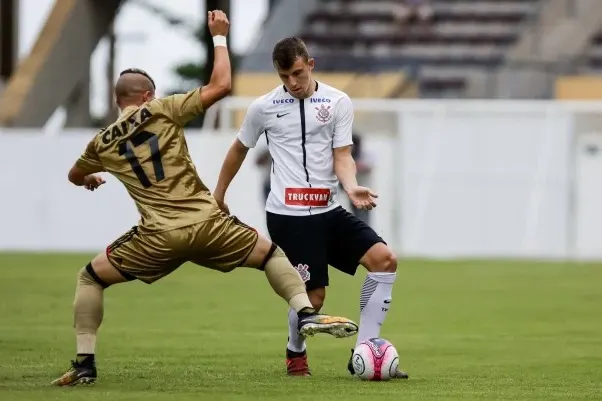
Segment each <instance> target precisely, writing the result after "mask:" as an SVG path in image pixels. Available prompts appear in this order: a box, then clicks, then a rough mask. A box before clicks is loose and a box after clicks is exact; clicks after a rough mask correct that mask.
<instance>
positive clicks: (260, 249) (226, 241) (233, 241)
mask: <svg viewBox="0 0 602 401" xmlns="http://www.w3.org/2000/svg"><path fill="white" fill-rule="evenodd" d="M191 229H192V230H193V232H192V233H191V234H192V243H191V247H190V250H189V260H190V261H191V262H193V263H196V264H198V265H200V266H203V267H207V268H209V269H214V270H219V271H221V272H224V273H227V272H230V271H232V270H234V269H235V268H237V267H242V266H249V267H259V266H260V264H261V262H262V261H263V258H265V255H267V254H268V252H269V249H270V246H271V242H269V241H268V240H266V239H265V238H263V241H259V234H258V233H257V230H255V229H254V228H253V227H251V226H249V225H247V224H245V223H243V222H242V221H240V220H239V219H238V218H237V217H235V216H229V215H227V214H225V213H222V212H218V211H216V213H215V214H214V215H213V216H211V218H210V219H208V220H207V221H205V222H203V223H200V224H198V225H195V226H193V227H191ZM262 257H263V258H262ZM260 259H261V261H260Z"/></svg>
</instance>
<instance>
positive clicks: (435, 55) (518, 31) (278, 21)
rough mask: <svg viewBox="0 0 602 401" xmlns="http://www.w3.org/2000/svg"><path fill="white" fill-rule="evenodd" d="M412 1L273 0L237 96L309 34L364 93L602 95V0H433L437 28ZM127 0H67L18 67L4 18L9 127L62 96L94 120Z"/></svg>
mask: <svg viewBox="0 0 602 401" xmlns="http://www.w3.org/2000/svg"><path fill="white" fill-rule="evenodd" d="M404 1H405V0H303V1H299V0H274V1H271V2H270V4H271V9H270V12H269V15H268V16H267V18H266V20H265V22H264V24H263V26H262V27H261V30H260V31H259V32H258V33H257V35H256V37H257V38H256V40H255V41H254V43H255V46H254V47H253V48H251V49H249V51H248V52H247V54H246V55H244V57H243V60H242V61H241V64H240V65H239V67H238V71H237V76H236V77H235V85H234V90H235V91H234V95H235V96H244V97H247V96H251V97H254V96H258V95H261V94H263V93H265V92H267V91H269V90H270V89H271V88H273V87H274V86H275V85H278V83H279V81H278V77H277V76H276V75H275V74H274V73H273V67H272V65H271V50H272V47H273V45H274V43H275V42H276V41H277V40H278V39H280V38H282V37H286V36H292V35H298V36H301V37H303V38H304V39H305V40H306V42H307V44H308V46H309V49H310V52H311V54H312V55H313V56H314V57H315V58H316V62H317V65H316V71H317V72H318V74H317V78H318V79H320V80H323V81H324V82H326V83H329V84H332V85H334V86H336V87H339V88H341V89H342V90H345V91H347V92H348V93H349V94H350V95H351V96H352V97H354V98H505V99H549V98H554V97H560V98H567V99H599V98H600V90H598V89H597V88H598V80H597V78H595V76H596V75H599V74H600V73H601V72H602V7H600V1H599V0H579V1H575V0H430V1H428V0H425V2H426V3H427V4H429V5H430V7H431V9H432V11H433V16H432V19H430V20H429V23H428V24H427V25H426V26H425V24H423V23H421V21H419V20H416V18H410V19H409V20H405V21H403V22H402V21H400V20H399V19H398V18H397V17H396V16H397V12H396V7H398V6H399V4H402V3H403V2H404ZM125 2H126V0H103V1H100V0H79V1H76V0H57V1H56V2H55V4H54V8H53V9H52V12H51V13H50V15H49V17H48V19H47V21H46V22H45V25H44V27H43V29H42V31H41V33H40V35H39V37H38V39H37V41H36V42H35V45H34V46H33V49H32V51H31V53H30V54H29V55H27V56H26V57H25V58H24V59H23V60H22V62H21V63H20V64H19V65H18V66H17V67H16V68H13V67H14V65H12V64H14V63H13V61H11V60H13V59H15V58H16V57H15V56H14V52H15V49H14V43H16V33H14V35H11V34H10V32H9V31H10V30H11V28H10V27H8V26H7V24H6V23H3V24H2V32H3V34H2V41H1V42H0V44H1V49H0V50H1V55H2V58H1V60H0V61H1V62H0V66H1V67H2V68H1V70H0V72H1V73H2V76H1V77H0V125H4V126H15V127H27V126H29V127H40V126H43V125H44V123H45V122H46V121H47V120H48V118H49V117H50V116H51V115H52V114H53V112H54V111H55V110H56V108H57V107H59V106H66V108H67V122H66V125H67V126H72V127H74V126H86V125H89V124H90V116H89V71H90V55H91V54H92V52H93V50H94V48H95V47H96V45H97V43H98V41H99V40H100V39H101V38H102V37H103V35H106V34H107V32H108V30H109V27H110V25H111V22H112V20H113V18H114V17H115V15H116V14H117V13H118V11H119V7H120V6H121V5H122V4H123V3H125ZM199 3H201V2H199ZM412 3H414V4H416V3H420V0H412ZM17 8H18V1H17V0H12V1H10V0H7V1H3V2H2V8H0V18H3V20H2V21H7V16H8V15H9V14H12V13H15V12H16V11H15V10H16V9H17ZM11 18H12V17H11ZM234 23H236V22H235V21H234ZM7 32H8V33H7ZM7 38H8V39H7ZM11 46H12V48H11ZM66 60H68V62H66Z"/></svg>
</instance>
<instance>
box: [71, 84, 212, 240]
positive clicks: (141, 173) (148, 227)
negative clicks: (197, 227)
mask: <svg viewBox="0 0 602 401" xmlns="http://www.w3.org/2000/svg"><path fill="white" fill-rule="evenodd" d="M202 112H203V106H202V103H201V96H200V89H196V90H193V91H190V92H188V93H186V94H177V95H172V96H167V97H164V98H160V99H154V100H152V101H150V102H148V103H145V104H143V105H142V106H140V107H135V106H131V107H127V108H125V109H124V110H123V111H122V113H121V115H120V116H119V118H118V119H117V121H115V122H114V123H113V124H111V125H110V126H109V127H107V128H105V129H103V130H101V131H100V132H99V133H98V134H97V135H96V136H95V137H94V138H93V139H92V141H90V143H89V144H88V146H87V148H86V150H85V152H84V153H83V154H82V155H81V157H80V158H79V159H78V161H77V166H78V167H79V168H81V169H83V170H84V171H85V172H86V173H87V174H92V173H96V172H100V171H106V172H108V173H110V174H112V175H113V176H115V177H116V178H117V179H118V180H119V181H120V182H121V183H122V184H123V185H124V186H125V187H126V189H127V191H128V193H129V195H130V196H131V197H132V199H133V200H134V202H135V203H136V207H137V208H138V212H139V213H140V222H139V227H140V229H141V230H143V231H148V232H162V231H169V230H173V229H175V228H180V227H185V226H189V225H191V224H195V223H198V222H199V221H203V220H204V219H206V218H207V217H208V216H209V215H211V213H212V212H214V211H215V208H216V207H217V204H216V202H215V199H214V198H213V196H212V195H211V193H210V192H209V190H208V189H207V187H206V186H205V185H204V184H203V182H202V181H201V179H200V178H199V176H198V174H197V171H196V168H195V166H194V164H193V162H192V159H191V158H190V154H189V153H188V146H187V144H186V139H185V138H184V128H183V127H184V125H185V124H186V123H187V122H189V121H190V120H192V119H193V118H194V117H196V116H198V115H199V114H200V113H202Z"/></svg>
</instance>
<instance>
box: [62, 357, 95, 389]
mask: <svg viewBox="0 0 602 401" xmlns="http://www.w3.org/2000/svg"><path fill="white" fill-rule="evenodd" d="M95 381H96V364H95V363H94V362H92V363H91V364H85V365H84V364H80V363H78V362H77V361H71V368H70V369H69V370H68V371H67V372H65V373H64V374H63V375H62V376H61V377H59V378H58V379H55V380H53V381H52V383H51V384H52V385H53V386H76V385H78V384H93V383H94V382H95Z"/></svg>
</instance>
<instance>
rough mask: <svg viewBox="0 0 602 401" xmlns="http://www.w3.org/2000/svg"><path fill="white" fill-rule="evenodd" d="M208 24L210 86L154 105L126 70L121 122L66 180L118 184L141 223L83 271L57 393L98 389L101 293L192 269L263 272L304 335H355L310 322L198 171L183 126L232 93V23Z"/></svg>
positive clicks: (286, 274) (337, 322)
mask: <svg viewBox="0 0 602 401" xmlns="http://www.w3.org/2000/svg"><path fill="white" fill-rule="evenodd" d="M208 25H209V30H210V31H211V34H212V36H213V41H214V44H215V62H214V67H213V72H212V75H211V79H210V81H209V83H208V84H207V85H205V86H203V87H202V88H199V89H195V90H192V91H190V92H188V93H186V94H178V95H172V96H168V97H164V98H155V84H154V82H153V80H152V79H151V77H150V76H149V75H148V74H147V73H146V72H144V71H142V70H139V69H128V70H125V71H123V72H122V73H121V74H120V76H119V79H118V81H117V84H116V86H115V97H116V102H117V105H118V106H119V109H120V110H121V114H120V116H119V118H118V119H117V121H115V122H114V123H113V124H111V125H110V126H109V127H107V128H105V129H103V130H101V131H100V132H99V133H98V134H97V135H96V136H95V137H94V138H93V139H92V140H91V141H90V143H89V144H88V146H87V148H86V150H85V151H84V153H83V154H82V156H81V157H80V158H79V159H78V160H77V162H76V163H75V165H74V166H73V167H72V168H71V170H70V171H69V181H71V182H72V183H73V184H75V185H77V186H84V187H85V188H86V189H88V190H91V191H94V190H96V189H97V188H99V187H100V186H101V185H102V184H104V180H103V179H102V178H101V177H100V176H98V175H95V173H98V172H101V171H105V172H108V173H110V174H112V175H113V176H115V177H116V178H117V179H118V180H119V181H120V182H121V183H122V184H123V185H124V186H125V187H126V189H127V191H128V193H129V195H130V196H131V197H132V199H133V200H134V202H135V203H136V206H137V208H138V211H139V213H140V221H139V224H138V225H137V226H136V227H134V228H132V229H131V230H129V231H128V232H126V233H125V234H124V235H122V236H121V237H119V238H118V239H117V240H116V241H114V242H113V243H112V244H111V245H109V246H108V247H107V249H106V251H105V252H102V253H100V254H99V255H97V256H96V257H95V258H94V259H93V260H92V261H91V262H90V263H89V264H88V265H87V266H85V267H84V268H82V269H81V270H80V272H79V274H78V280H77V287H76V290H75V301H74V315H75V331H76V340H77V357H76V360H74V361H72V363H71V367H70V369H69V370H68V371H67V372H66V373H64V374H63V375H62V376H61V377H59V378H57V379H56V380H54V381H53V382H52V383H53V384H55V385H59V386H67V385H75V384H87V383H92V382H94V381H95V380H96V378H97V371H96V363H95V346H96V333H97V330H98V328H99V327H100V324H101V321H102V317H103V294H104V289H105V288H107V287H109V286H110V285H113V284H117V283H122V282H127V281H131V280H135V279H137V280H141V281H143V282H145V283H148V284H150V283H152V282H154V281H156V280H158V279H160V278H162V277H164V276H166V275H168V274H169V273H171V272H173V271H174V270H175V269H177V268H178V267H179V266H180V265H181V264H183V263H184V262H188V261H190V262H193V263H196V264H198V265H201V266H205V267H208V268H211V269H216V270H219V271H222V272H229V271H232V270H233V269H235V268H237V267H239V266H247V267H251V268H256V269H258V270H262V271H264V272H265V275H266V276H267V279H268V281H269V283H270V285H271V286H272V288H273V289H274V291H275V292H276V293H277V294H278V295H280V296H281V297H282V298H284V299H285V300H286V301H287V302H288V304H289V305H290V307H291V308H293V309H294V310H296V311H297V312H298V314H299V332H300V333H301V334H303V335H313V334H316V333H328V334H331V335H333V336H335V337H348V336H352V335H355V334H356V333H357V325H356V324H355V323H354V322H352V321H351V320H349V319H346V318H342V317H332V316H326V315H320V314H318V313H316V311H315V310H314V309H313V307H312V304H311V302H310V300H309V298H308V296H307V293H306V290H305V284H304V282H303V280H302V279H301V277H300V275H299V273H298V272H297V271H296V270H295V269H294V268H293V266H292V265H291V263H290V262H289V261H288V259H287V258H286V256H285V255H284V253H283V252H282V250H281V249H280V248H279V247H278V246H277V245H276V244H273V243H272V242H271V241H270V240H268V239H267V238H265V237H263V236H261V235H259V234H258V233H257V231H256V230H254V229H253V228H251V227H249V226H247V225H245V224H243V223H242V222H240V221H239V220H238V219H237V218H236V217H234V216H230V215H228V214H227V213H224V212H223V211H221V210H220V208H219V206H218V204H217V202H216V201H215V199H214V198H213V196H212V194H211V193H210V192H209V190H208V189H207V187H206V186H205V185H204V184H203V182H202V181H201V179H200V178H199V176H198V174H197V172H196V169H195V166H194V164H193V163H192V160H191V158H190V155H189V153H188V148H187V145H186V139H185V137H184V129H183V126H184V125H185V124H186V123H187V122H189V121H190V120H192V119H193V118H194V117H196V116H198V115H199V114H200V113H202V112H203V111H204V110H206V109H207V108H208V107H210V106H211V105H213V104H214V103H215V102H217V101H218V100H220V99H222V98H223V97H225V96H227V95H228V93H229V92H230V87H231V68H230V61H229V55H228V49H227V43H226V36H227V34H228V30H229V22H228V18H227V16H226V15H225V13H223V12H222V11H219V10H218V11H211V12H208Z"/></svg>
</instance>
